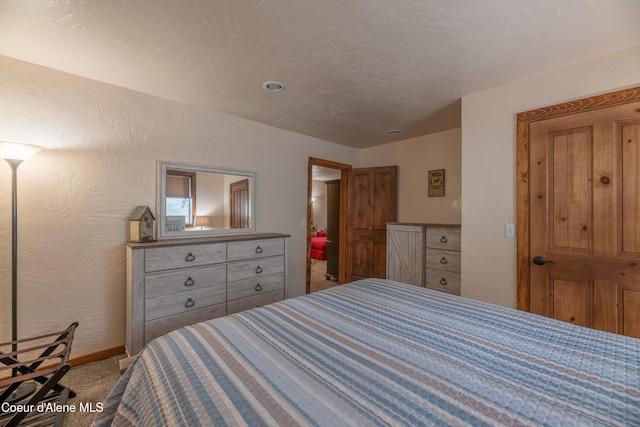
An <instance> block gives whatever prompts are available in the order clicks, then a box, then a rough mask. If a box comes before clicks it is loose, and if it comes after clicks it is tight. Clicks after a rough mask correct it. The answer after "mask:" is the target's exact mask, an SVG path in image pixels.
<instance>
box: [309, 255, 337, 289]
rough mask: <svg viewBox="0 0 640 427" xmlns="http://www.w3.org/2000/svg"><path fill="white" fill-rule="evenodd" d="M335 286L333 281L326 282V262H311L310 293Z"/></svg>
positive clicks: (315, 260) (313, 260) (314, 260)
mask: <svg viewBox="0 0 640 427" xmlns="http://www.w3.org/2000/svg"><path fill="white" fill-rule="evenodd" d="M337 284H338V283H337V282H334V281H333V280H327V261H319V260H317V259H312V260H311V280H310V287H311V292H316V291H321V290H323V289H328V288H330V287H332V286H336V285H337Z"/></svg>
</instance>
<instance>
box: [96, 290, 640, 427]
mask: <svg viewBox="0 0 640 427" xmlns="http://www.w3.org/2000/svg"><path fill="white" fill-rule="evenodd" d="M111 422H113V425H115V426H120V425H135V426H162V425H164V426H198V425H205V426H209V425H215V426H225V425H228V426H240V425H251V426H254V425H272V426H294V425H310V426H343V425H352V426H367V425H384V426H398V425H407V426H417V425H453V426H463V425H474V426H478V425H487V426H492V425H509V426H511V425H546V426H591V425H595V426H610V425H617V426H639V425H640V340H637V339H633V338H628V337H623V336H618V335H613V334H608V333H603V332H599V331H595V330H590V329H585V328H581V327H576V326H573V325H570V324H567V323H562V322H558V321H554V320H552V319H547V318H543V317H539V316H535V315H531V314H528V313H524V312H519V311H516V310H512V309H508V308H504V307H499V306H495V305H491V304H486V303H482V302H478V301H474V300H469V299H464V298H460V297H457V296H453V295H448V294H444V293H440V292H436V291H430V290H428V289H424V288H419V287H416V286H412V285H406V284H401V283H397V282H391V281H387V280H382V279H369V280H362V281H358V282H354V283H352V284H348V285H343V286H338V287H335V288H332V289H330V290H327V291H323V292H317V293H314V294H309V295H307V296H304V297H300V298H293V299H289V300H286V301H282V302H280V303H276V304H272V305H269V306H266V307H261V308H257V309H253V310H250V311H246V312H243V313H238V314H235V315H232V316H227V317H224V318H219V319H215V320H211V321H208V322H203V323H199V324H196V325H192V326H189V327H186V328H182V329H179V330H177V331H174V332H171V333H169V334H167V335H165V336H163V337H160V338H158V339H156V340H154V341H153V342H151V343H149V345H147V347H146V348H145V350H144V351H143V352H142V353H141V355H140V357H139V358H138V359H137V360H136V362H135V363H134V364H133V365H132V366H131V367H130V368H129V369H128V370H127V372H126V373H125V374H124V375H123V377H122V378H121V380H120V381H119V383H118V384H116V387H115V388H114V390H113V391H112V392H111V394H110V395H109V397H108V398H107V400H106V402H105V412H103V413H102V414H100V415H99V416H98V417H97V418H96V420H95V421H94V425H97V426H100V425H110V424H111Z"/></svg>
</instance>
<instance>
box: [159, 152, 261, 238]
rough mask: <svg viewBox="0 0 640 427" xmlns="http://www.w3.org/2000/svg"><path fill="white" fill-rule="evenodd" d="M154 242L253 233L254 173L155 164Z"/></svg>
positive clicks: (185, 165) (162, 162) (164, 163)
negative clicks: (156, 227) (156, 186)
mask: <svg viewBox="0 0 640 427" xmlns="http://www.w3.org/2000/svg"><path fill="white" fill-rule="evenodd" d="M157 203H158V206H157V210H156V212H158V239H175V238H188V237H204V236H216V235H228V234H240V233H253V232H255V173H254V172H250V171H245V170H236V169H223V168H215V167H207V166H198V165H188V164H183V163H174V162H166V161H162V160H160V161H158V198H157Z"/></svg>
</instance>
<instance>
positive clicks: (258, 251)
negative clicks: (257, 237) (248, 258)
mask: <svg viewBox="0 0 640 427" xmlns="http://www.w3.org/2000/svg"><path fill="white" fill-rule="evenodd" d="M262 252H264V251H263V250H262V248H261V247H260V246H258V247H257V248H256V253H257V254H261V253H262Z"/></svg>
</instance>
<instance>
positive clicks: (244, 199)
mask: <svg viewBox="0 0 640 427" xmlns="http://www.w3.org/2000/svg"><path fill="white" fill-rule="evenodd" d="M229 190H230V191H229V193H230V198H231V218H230V222H231V228H248V227H249V180H248V179H243V180H242V181H237V182H233V183H231V184H230V185H229Z"/></svg>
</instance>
